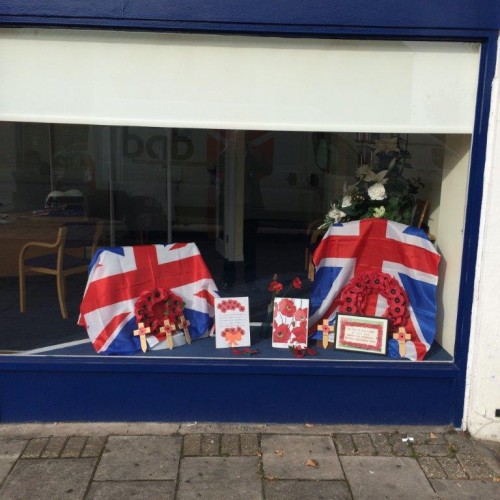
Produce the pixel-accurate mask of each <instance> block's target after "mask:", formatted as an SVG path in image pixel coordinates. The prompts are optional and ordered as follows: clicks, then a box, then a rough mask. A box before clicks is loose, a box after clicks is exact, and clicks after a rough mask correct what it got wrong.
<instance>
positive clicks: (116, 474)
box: [94, 436, 182, 481]
mask: <svg viewBox="0 0 500 500" xmlns="http://www.w3.org/2000/svg"><path fill="white" fill-rule="evenodd" d="M181 440H182V438H181V437H180V436H110V437H109V438H108V441H107V443H106V447H105V449H104V452H103V454H102V457H101V460H100V462H99V465H98V466H97V470H96V473H95V476H94V480H96V481H135V480H167V479H175V478H176V477H177V467H178V464H179V458H180V454H181Z"/></svg>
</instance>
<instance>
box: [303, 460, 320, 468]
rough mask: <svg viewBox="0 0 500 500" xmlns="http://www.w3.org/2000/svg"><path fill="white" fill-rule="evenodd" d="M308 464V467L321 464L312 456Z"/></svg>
mask: <svg viewBox="0 0 500 500" xmlns="http://www.w3.org/2000/svg"><path fill="white" fill-rule="evenodd" d="M306 465H307V466H308V467H318V466H319V463H318V461H317V460H314V458H310V459H309V460H308V461H307V462H306Z"/></svg>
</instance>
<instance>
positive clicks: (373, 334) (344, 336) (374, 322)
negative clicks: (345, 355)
mask: <svg viewBox="0 0 500 500" xmlns="http://www.w3.org/2000/svg"><path fill="white" fill-rule="evenodd" d="M388 329H389V320H388V319H387V318H379V317H376V316H359V315H353V314H341V313H338V314H337V319H336V335H335V348H336V349H339V350H344V351H356V352H368V353H371V354H380V355H383V356H385V355H386V354H387V333H388Z"/></svg>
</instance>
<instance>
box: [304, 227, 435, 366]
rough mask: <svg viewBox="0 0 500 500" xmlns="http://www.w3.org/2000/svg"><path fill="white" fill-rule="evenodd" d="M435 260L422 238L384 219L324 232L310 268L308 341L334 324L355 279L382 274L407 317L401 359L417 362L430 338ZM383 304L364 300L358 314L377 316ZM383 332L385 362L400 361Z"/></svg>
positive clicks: (432, 332) (415, 230) (393, 343)
mask: <svg viewBox="0 0 500 500" xmlns="http://www.w3.org/2000/svg"><path fill="white" fill-rule="evenodd" d="M439 260H440V256H439V254H438V252H437V251H436V249H435V248H434V246H433V244H432V243H431V242H430V241H429V239H428V237H427V235H426V234H425V232H424V231H423V230H421V229H418V228H415V227H411V226H406V225H404V224H400V223H398V222H392V221H388V220H384V219H363V220H361V221H352V222H347V223H343V224H334V225H332V226H330V228H329V229H328V231H327V232H326V234H325V235H324V237H323V239H322V240H321V242H320V243H319V245H318V247H317V248H316V250H315V252H314V255H313V262H314V265H315V268H316V272H315V280H314V285H313V289H312V292H311V318H310V323H309V324H310V329H309V332H310V335H311V337H312V338H318V333H317V326H318V324H321V322H322V321H323V320H324V319H327V320H329V322H330V323H332V322H333V320H334V319H335V316H336V313H337V312H338V310H339V307H340V305H341V294H342V290H343V288H344V287H345V286H346V285H347V283H348V282H349V281H350V280H351V279H352V278H353V277H355V276H359V275H360V274H361V273H365V272H369V273H374V272H375V273H387V274H388V275H390V276H392V277H394V278H395V279H396V280H397V281H398V283H399V284H400V285H401V287H402V288H403V290H404V291H405V292H406V295H407V297H408V301H409V304H407V305H406V307H407V312H408V313H409V316H408V319H407V322H406V324H403V325H401V326H404V328H405V330H406V332H407V333H409V334H410V335H411V338H410V340H408V341H406V345H405V357H406V358H409V359H411V360H422V359H423V358H424V356H425V354H426V353H427V351H428V350H429V348H430V346H431V345H432V342H433V340H434V337H435V334H436V310H437V306H436V288H437V283H438V266H439ZM387 307H388V303H387V300H386V298H385V297H383V296H382V295H381V294H378V295H376V296H371V297H369V300H368V301H367V302H366V308H365V310H364V311H363V313H364V314H365V315H367V316H382V315H383V314H384V312H385V311H386V310H387ZM397 330H398V329H397V328H393V329H392V330H390V331H389V339H390V340H389V356H391V357H395V358H400V354H399V351H398V343H397V341H396V340H394V339H392V333H393V332H395V331H397Z"/></svg>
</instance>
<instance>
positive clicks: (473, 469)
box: [457, 453, 496, 480]
mask: <svg viewBox="0 0 500 500" xmlns="http://www.w3.org/2000/svg"><path fill="white" fill-rule="evenodd" d="M457 458H458V461H459V462H460V465H461V466H462V467H463V469H464V470H465V472H466V473H467V475H468V476H469V479H490V480H491V479H493V478H495V477H496V473H495V472H494V471H493V470H492V469H491V468H490V467H489V465H488V463H487V462H486V461H485V460H484V458H483V457H482V456H480V455H478V454H477V453H475V454H468V453H457Z"/></svg>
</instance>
